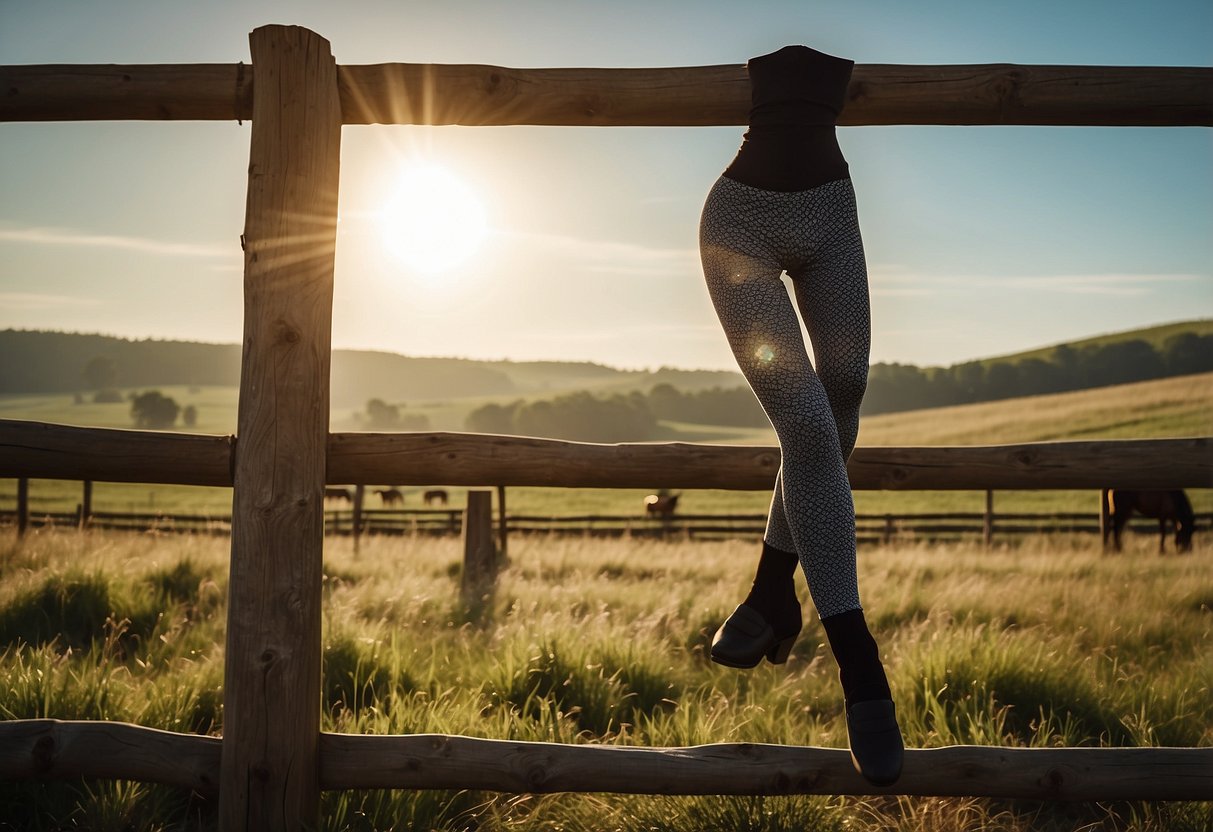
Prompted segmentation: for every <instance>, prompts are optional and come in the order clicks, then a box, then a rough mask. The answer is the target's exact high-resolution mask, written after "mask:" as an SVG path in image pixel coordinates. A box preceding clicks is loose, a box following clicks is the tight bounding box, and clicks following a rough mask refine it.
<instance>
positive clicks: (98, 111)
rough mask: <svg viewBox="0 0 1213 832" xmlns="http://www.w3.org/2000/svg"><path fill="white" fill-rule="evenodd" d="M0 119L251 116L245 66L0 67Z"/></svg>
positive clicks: (249, 83)
mask: <svg viewBox="0 0 1213 832" xmlns="http://www.w3.org/2000/svg"><path fill="white" fill-rule="evenodd" d="M0 90H3V94H0V121H118V120H123V121H131V120H135V121H143V120H146V121H165V120H188V121H235V120H236V119H248V118H251V117H252V114H253V73H252V67H250V66H248V65H246V64H40V65H36V64H30V65H24V66H21V65H18V66H3V67H0Z"/></svg>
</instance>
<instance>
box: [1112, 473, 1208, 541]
mask: <svg viewBox="0 0 1213 832" xmlns="http://www.w3.org/2000/svg"><path fill="white" fill-rule="evenodd" d="M1108 510H1109V512H1110V515H1111V518H1110V519H1111V521H1112V522H1111V523H1109V524H1108V525H1109V528H1107V529H1105V530H1104V541H1103V542H1104V546H1105V547H1106V546H1107V545H1108V535H1109V534H1111V535H1112V542H1113V545H1114V547H1115V549H1116V551H1118V552H1119V551H1120V533H1121V532H1122V531H1123V530H1124V527H1125V524H1127V523H1128V522H1129V516H1130V515H1131V514H1132V513H1133V512H1134V511H1136V512H1137V513H1139V514H1142V515H1144V516H1146V517H1157V518H1158V553H1159V554H1162V553H1164V552H1165V551H1166V550H1167V528H1168V526H1174V528H1175V549H1176V551H1178V552H1187V551H1190V550H1191V549H1192V534H1193V533H1194V532H1195V531H1196V515H1195V513H1193V511H1192V504H1191V503H1190V502H1188V495H1186V494H1184V493H1183V492H1182V491H1178V490H1176V491H1128V490H1125V489H1122V488H1114V489H1112V490H1111V491H1109V492H1108Z"/></svg>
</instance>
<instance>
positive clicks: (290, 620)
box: [0, 26, 1213, 830]
mask: <svg viewBox="0 0 1213 832" xmlns="http://www.w3.org/2000/svg"><path fill="white" fill-rule="evenodd" d="M250 46H251V54H252V66H251V67H250V66H247V65H245V64H243V63H241V64H237V65H194V66H153V67H137V66H91V67H81V66H24V67H23V66H17V67H12V66H10V67H4V68H2V69H0V80H2V81H3V89H4V95H3V96H0V120H3V121H18V120H19V121H47V120H61V119H66V120H89V119H225V120H226V119H237V118H239V119H251V120H252V133H251V140H250V163H249V178H248V200H247V214H246V218H245V233H244V235H243V245H244V279H245V308H244V320H245V338H244V353H243V363H242V371H241V385H240V404H239V415H238V419H237V433H238V435H239V436H240V441H239V442H234V441H233V440H232V439H231V437H180V436H178V437H163V436H159V435H156V436H152V437H145V436H142V435H136V434H135V432H124V434H125V435H123V434H110V435H108V438H107V439H105V444H97V445H95V446H91V447H89V446H86V445H80V444H77V445H76V446H75V449H74V450H66V449H65V447H64V446H63V445H62V444H56V443H55V442H49V443H46V444H43V443H42V442H41V441H40V438H48V437H51V436H52V435H58V436H59V438H61V439H64V440H65V441H68V442H69V444H70V441H72V440H73V438H74V440H75V441H79V440H81V439H84V438H85V437H86V436H88V434H80V433H76V434H73V433H72V431H71V430H70V429H66V428H62V427H57V426H48V425H42V426H38V427H35V428H33V429H32V431H31V430H28V429H26V428H25V427H24V426H13V425H12V424H7V425H5V426H4V427H3V429H2V430H3V435H4V439H3V441H0V447H3V448H4V456H3V470H0V475H3V476H36V477H63V476H66V477H68V478H73V479H100V480H105V479H110V478H116V479H118V480H121V481H130V480H131V479H132V478H139V477H146V478H147V479H148V481H153V482H180V483H187V484H188V483H200V484H231V485H233V486H234V501H233V512H234V517H233V529H232V557H231V573H230V580H229V593H230V597H229V601H228V623H227V648H226V654H225V655H226V667H225V678H224V688H225V700H224V735H223V739H222V741H220V740H217V739H214V738H210V737H200V736H188V735H180V734H169V733H166V732H161V731H154V730H152V729H149V728H141V727H137V726H127V725H119V724H113V723H56V722H53V721H46V720H35V721H27V722H21V721H17V722H11V723H5V724H2V725H0V776H3V777H31V776H32V777H43V778H54V777H75V776H80V775H85V776H95V777H130V778H135V779H140V780H148V781H155V782H175V783H179V784H181V785H186V786H190V787H193V788H199V789H200V790H205V791H214V789H215V787H216V786H217V787H218V792H219V819H220V826H221V828H223V829H225V830H244V829H257V830H279V829H283V830H285V829H291V830H294V829H299V828H309V827H313V826H315V825H316V820H317V817H318V811H319V792H320V789H322V788H364V787H397V788H405V787H408V788H447V787H450V788H485V789H494V790H505V791H553V790H562V791H595V790H601V789H608V790H611V791H620V792H639V793H649V792H653V791H658V792H661V793H701V792H704V791H706V792H710V793H725V792H727V793H745V794H775V793H808V792H818V793H834V794H837V793H869V792H878V791H885V792H894V793H902V794H947V795H951V794H968V795H996V796H1002V797H1012V796H1014V797H1040V798H1063V799H1064V798H1070V799H1083V800H1086V799H1098V798H1105V799H1125V798H1134V797H1136V798H1147V799H1208V798H1210V797H1213V749H1098V748H1088V749H1030V750H1028V749H1001V748H960V749H956V748H953V749H932V750H911V751H910V752H909V753H908V754H907V759H906V767H905V773H904V774H903V776H902V778H901V780H900V781H898V783H897V784H896V786H894V787H892V788H891V789H883V790H882V789H875V788H873V787H871V786H869V785H867V784H866V783H863V782H862V781H861V780H860V779H859V777H858V775H857V774H855V773H854V771H853V770H852V769H851V768H850V762H849V759H848V758H847V753H846V752H845V751H841V750H826V749H804V748H782V747H770V746H752V745H740V746H738V745H726V746H704V747H701V748H697V749H638V748H630V749H621V748H605V747H593V746H560V745H551V744H542V743H518V742H506V741H493V740H477V739H471V738H466V737H445V736H443V737H430V736H411V737H410V736H406V737H354V736H343V735H323V736H322V735H321V732H320V731H319V714H320V655H321V652H320V587H321V575H322V572H321V548H322V535H323V511H324V507H323V496H322V495H323V487H324V484H325V482H338V483H340V482H359V481H360V482H397V483H405V482H409V481H413V482H447V483H451V484H459V483H461V482H462V483H470V482H472V481H476V483H475V484H502V483H505V484H510V483H516V484H543V485H587V484H593V485H601V486H604V487H611V486H613V485H625V484H635V483H637V482H640V483H642V484H641V486H640V487H653V486H658V485H666V486H667V487H674V488H684V487H685V488H705V487H736V488H753V487H758V486H757V482H758V481H759V480H760V479H763V480H764V482H765V483H766V484H769V483H770V482H771V480H772V478H773V474H774V470H775V468H774V466H775V465H777V464H778V463H777V457H776V456H774V455H772V454H771V453H770V451H769V449H757V450H755V449H744V448H742V449H718V448H710V447H705V446H694V445H670V446H657V447H653V448H649V447H647V446H585V447H584V448H579V449H577V450H576V451H574V449H573V448H572V447H571V446H570V445H569V444H568V443H565V444H550V443H549V444H540V445H533V444H531V445H528V444H527V442H526V440H515V439H506V438H501V437H497V438H492V439H485V438H475V437H471V438H469V437H461V436H458V435H441V434H426V435H421V436H420V437H415V436H407V435H405V436H402V437H399V438H397V437H390V436H388V437H384V436H379V437H376V436H362V435H345V436H342V435H335V436H333V435H330V434H329V433H328V413H329V399H328V390H329V387H328V383H329V358H330V349H331V344H330V329H331V319H332V292H333V263H334V251H335V236H336V218H337V215H336V212H337V189H338V184H339V183H338V178H339V177H338V160H339V150H340V138H341V127H342V124H367V123H393V124H399V123H414V124H416V123H426V124H468V125H478V124H565V125H577V124H581V125H696V124H742V123H744V121H745V118H746V114H747V111H748V106H749V95H748V82H747V79H746V75H745V70H744V68H743V67H742V66H738V65H731V66H717V67H692V68H670V69H535V70H519V69H507V68H502V67H485V66H475V67H468V66H459V67H451V66H436V65H418V64H382V65H377V66H367V67H352V66H347V67H338V66H337V64H336V62H335V61H334V59H333V57H332V53H331V49H330V47H329V44H328V42H327V41H326V40H324V39H323V38H321V37H320V36H319V35H317V34H315V33H313V32H310V31H308V30H306V29H302V28H299V27H289V26H266V27H262V28H259V29H256V30H255V31H254V32H252V34H251V36H250ZM1211 81H1213V70H1211V69H1208V68H1187V67H1075V66H1069V67H1039V66H1036V67H1029V66H1013V65H1007V64H991V65H978V66H951V67H940V66H915V67H908V66H904V67H903V66H888V65H866V66H865V65H861V66H858V67H856V70H855V74H854V77H853V80H852V83H851V88H850V90H849V93H848V105H847V109H846V115H845V118H844V122H843V123H845V124H907V123H915V124H924V123H926V124H1084V125H1202V126H1210V125H1213V83H1210V82H1211ZM14 437H15V438H14ZM94 438H97V437H94ZM532 441H533V440H532ZM1186 442H1187V444H1186V445H1182V444H1181V445H1176V444H1174V443H1171V444H1168V443H1166V442H1163V443H1161V444H1156V443H1144V444H1139V445H1137V446H1132V445H1123V446H1122V445H1119V444H1118V443H1085V446H1084V447H1085V452H1086V454H1087V457H1086V460H1087V462H1091V463H1094V464H1095V466H1096V468H1095V469H1094V470H1095V471H1098V472H1099V473H1100V474H1102V475H1103V476H1100V477H1099V478H1098V479H1097V478H1096V477H1095V474H1094V472H1093V470H1091V469H1084V468H1083V467H1081V466H1079V465H1077V464H1074V462H1073V459H1074V458H1075V457H1076V455H1077V451H1076V449H1074V448H1069V449H1064V450H1059V449H1058V448H1056V447H1054V446H1051V445H1043V446H1018V447H1017V448H1014V449H994V450H992V451H991V450H988V449H987V450H985V451H984V452H983V451H970V450H967V449H966V450H964V451H963V452H962V451H960V450H958V449H904V450H903V451H901V452H899V449H860V451H857V452H856V459H855V460H854V461H853V463H852V473H853V475H855V476H856V477H857V478H858V479H860V480H862V481H867V482H870V483H874V484H873V485H871V486H869V487H880V488H914V487H919V488H922V487H932V488H933V487H940V486H937V485H923V484H922V483H932V482H938V481H939V477H938V471H937V470H936V467H937V466H939V465H940V464H941V463H942V464H943V465H944V466H945V467H947V466H949V464H951V465H953V466H954V465H955V461H956V459H957V458H958V457H960V456H961V455H963V454H973V455H974V456H973V464H972V465H971V466H966V467H965V468H963V469H961V470H956V469H955V468H954V467H953V469H952V474H951V481H954V482H959V481H965V482H969V483H979V484H978V485H976V486H974V487H978V488H982V489H986V488H1045V487H1051V488H1103V487H1109V486H1118V485H1121V486H1125V487H1133V486H1140V487H1155V486H1157V487H1187V486H1194V485H1205V484H1207V481H1208V457H1209V440H1205V439H1201V440H1187V441H1186ZM1079 444H1082V443H1079ZM1133 447H1137V448H1139V449H1140V451H1141V452H1140V453H1137V454H1134V453H1133V452H1132V448H1133ZM1122 450H1127V451H1129V452H1128V453H1125V454H1123V455H1122ZM497 451H500V454H498V453H496V452H497ZM873 456H876V457H878V458H879V459H877V460H874V459H873ZM1193 456H1196V457H1199V458H1200V460H1201V462H1200V463H1198V464H1195V465H1194V464H1193V463H1192V461H1191V458H1192V457H1193ZM123 457H125V458H123ZM949 457H951V460H950V461H949ZM725 459H727V460H729V461H730V462H731V463H732V466H731V470H732V472H734V473H736V472H738V471H739V470H740V471H741V472H743V474H742V476H740V477H733V478H730V477H728V476H726V475H723V474H721V473H720V472H719V471H718V470H717V469H716V468H714V467H713V466H712V465H710V464H707V461H708V460H715V461H717V462H719V461H720V460H725ZM1067 460H1069V462H1067ZM658 462H660V465H658V466H657V467H654V463H658ZM522 465H527V466H528V467H520V466H522ZM531 465H533V466H534V467H529V466H531ZM646 465H647V466H648V467H645V466H646ZM1139 466H1145V472H1144V473H1143V471H1142V469H1141V468H1140V467H1139ZM435 471H449V472H456V473H457V474H458V476H457V477H448V476H435V475H434V472H435ZM1176 471H1180V472H1184V473H1181V474H1177V475H1175V476H1170V475H1169V474H1171V473H1174V472H1176ZM387 473H390V474H391V475H385V474H387ZM655 473H656V474H661V475H662V476H660V477H659V478H657V479H654V478H653V475H654V474H655ZM642 474H643V476H642ZM114 475H117V476H114ZM722 480H723V481H725V484H722ZM1163 480H1165V481H1166V482H1165V483H1163ZM764 487H765V486H764ZM861 487H862V486H861ZM942 487H960V486H958V485H952V486H947V485H944V486H942Z"/></svg>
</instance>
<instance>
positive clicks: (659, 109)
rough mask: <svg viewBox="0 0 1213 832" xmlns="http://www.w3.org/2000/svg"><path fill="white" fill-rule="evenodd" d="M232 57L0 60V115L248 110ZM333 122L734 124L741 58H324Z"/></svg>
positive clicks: (962, 95) (907, 70) (933, 68)
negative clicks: (542, 61) (609, 62)
mask: <svg viewBox="0 0 1213 832" xmlns="http://www.w3.org/2000/svg"><path fill="white" fill-rule="evenodd" d="M253 78H254V73H253V67H250V66H244V65H240V64H163V65H155V64H147V65H79V66H73V65H28V66H3V67H0V84H2V85H3V86H2V87H0V88H2V89H3V90H4V95H0V121H87V120H96V119H107V120H114V119H156V120H159V119H192V120H235V119H248V118H250V117H252V116H253V112H252V89H253V86H254V85H253ZM338 78H339V84H340V90H341V107H342V119H343V121H344V122H345V123H346V124H463V125H505V124H536V125H573V126H707V125H742V124H745V123H746V120H747V117H748V113H749V107H750V88H749V80H748V78H747V76H746V71H745V66H744V65H742V64H727V65H718V66H695V67H660V68H563V69H561V68H557V69H515V68H510V67H500V66H487V65H480V64H413V63H387V64H370V65H346V66H340V67H338ZM847 99H848V103H847V106H846V109H845V110H844V111H843V114H842V118H841V120H840V122H839V123H840V124H843V125H880V124H1037V125H1089V126H1132V125H1150V126H1166V125H1175V126H1180V125H1189V126H1190V125H1199V126H1210V125H1213V69H1211V68H1209V67H1163V66H1047V65H1024V64H1007V63H994V64H943V65H910V64H859V65H857V66H856V67H855V71H854V74H853V75H852V78H851V86H850V89H849V90H848V94H847Z"/></svg>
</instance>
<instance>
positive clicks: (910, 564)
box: [0, 531, 1213, 832]
mask: <svg viewBox="0 0 1213 832" xmlns="http://www.w3.org/2000/svg"><path fill="white" fill-rule="evenodd" d="M3 534H4V536H3V537H2V538H0V643H2V644H3V648H2V649H3V653H2V654H0V668H2V673H3V678H4V679H5V687H6V695H5V697H4V698H3V700H0V709H2V715H3V718H5V719H29V718H37V717H55V718H62V719H105V720H122V721H130V722H136V723H140V724H143V725H147V726H152V727H159V728H164V729H168V730H173V731H191V732H201V733H210V734H217V733H219V732H220V730H221V726H222V719H223V716H222V705H221V703H222V690H221V684H222V671H223V646H222V639H223V631H224V614H225V601H224V599H225V596H226V582H227V581H226V575H227V558H228V542H227V540H225V539H214V538H208V537H194V536H175V535H170V536H150V535H120V534H100V533H89V534H83V535H81V534H76V533H68V532H55V531H42V532H37V533H34V534H31V535H30V536H28V537H27V538H26V540H25V541H24V542H23V543H19V542H18V541H17V540H16V538H15V536H14V535H13V534H12V533H11V531H10V532H4V533H3ZM325 546H326V549H325V570H324V571H325V579H324V610H323V617H324V636H323V641H324V680H323V691H324V693H323V702H324V715H323V719H322V728H323V730H325V731H339V732H350V733H375V734H387V733H427V732H434V733H446V734H463V735H468V736H478V737H493V738H513V739H521V740H541V741H556V742H573V743H610V744H622V745H643V746H683V745H697V744H706V743H713V742H735V741H736V742H740V741H745V742H764V743H765V742H770V743H784V744H796V745H820V746H833V747H841V746H845V743H846V738H845V728H844V725H843V721H842V717H841V705H842V703H841V697H840V693H839V689H838V686H837V683H836V680H835V677H834V673H835V669H834V665H833V660H832V657H831V656H830V655H829V653H828V652H827V651H826V649H825V648H824V646H823V642H824V634H823V632H822V631H821V629H820V626H819V625H816V623H815V621H814V617H813V616H811V615H806V618H807V620H806V630H805V632H804V633H803V634H802V637H801V639H800V640H799V642H798V643H797V645H796V648H795V650H794V652H793V655H792V659H791V661H790V662H789V663H788V664H787V665H784V666H783V667H780V668H775V667H772V666H771V665H769V664H764V665H763V666H760V667H759V668H757V669H756V670H753V671H737V670H730V669H727V668H723V667H719V666H717V665H714V664H712V663H710V662H709V661H707V659H706V647H707V645H708V642H709V639H710V637H711V634H712V632H713V630H714V628H715V627H716V625H717V624H718V623H719V622H720V621H721V620H722V619H723V618H724V616H726V615H727V614H728V612H729V611H731V609H732V607H733V606H734V605H735V604H736V603H737V602H738V600H740V598H741V597H742V596H743V595H744V592H745V591H746V589H747V588H748V585H749V581H750V579H751V577H752V568H753V563H754V558H755V556H756V546H754V545H748V544H741V543H736V542H732V543H727V542H722V543H686V542H682V543H662V542H652V541H629V540H626V539H625V540H596V541H591V540H580V539H567V538H543V537H536V538H528V539H524V540H520V541H518V542H516V543H515V544H513V545H512V546H511V563H510V565H509V566H508V568H507V569H506V570H505V571H504V572H503V573H502V576H501V580H500V583H499V585H498V588H497V591H496V593H495V595H494V596H493V597H492V598H491V599H489V600H488V601H487V603H486V604H484V605H483V606H482V607H479V608H475V609H472V608H467V607H465V606H463V605H462V604H461V603H460V601H459V592H458V587H459V570H460V562H461V556H462V553H461V551H460V548H459V544H458V543H457V541H455V540H453V539H450V540H441V539H440V540H431V539H416V538H407V537H406V538H390V539H389V538H373V539H370V540H367V541H364V542H363V545H362V547H361V549H360V551H359V552H358V553H355V552H354V551H353V550H352V548H351V546H350V544H349V542H348V541H347V540H340V539H329V540H328V541H326V544H325ZM1149 551H1150V550H1149V549H1148V547H1147V548H1145V549H1137V550H1134V551H1132V552H1129V553H1126V554H1124V555H1120V556H1104V555H1102V554H1101V553H1100V552H1099V551H1098V549H1097V547H1096V545H1095V541H1093V540H1091V541H1077V540H1073V539H1070V540H1050V539H1046V538H1035V539H1032V540H1031V541H1028V542H1023V543H1021V544H1020V545H1018V546H1016V547H1013V548H1008V547H995V548H994V549H993V550H991V551H983V550H981V549H980V548H976V547H966V546H955V547H942V546H935V547H926V546H892V547H868V548H865V549H863V550H862V552H861V556H860V573H861V587H862V589H863V594H864V602H865V606H866V607H867V609H868V612H869V617H870V619H871V621H872V625H873V629H874V631H875V632H876V634H877V638H878V641H879V643H880V644H881V646H882V649H883V652H884V654H885V656H886V664H887V667H888V668H889V673H890V681H891V684H892V686H893V689H894V695H895V697H896V699H897V700H898V702H899V708H900V710H901V714H902V718H903V725H904V729H905V731H906V736H907V741H908V742H909V743H910V744H911V745H913V746H917V747H933V746H943V745H951V744H987V745H1004V746H1022V747H1053V746H1100V745H1106V746H1134V745H1141V746H1145V745H1155V746H1166V745H1183V746H1206V747H1207V746H1209V745H1213V666H1210V664H1209V662H1208V656H1209V655H1210V652H1211V651H1213V570H1210V568H1209V564H1210V559H1211V558H1213V542H1211V541H1210V540H1208V539H1205V540H1202V539H1200V538H1198V539H1197V543H1196V547H1195V550H1194V552H1193V553H1192V554H1191V555H1189V556H1184V557H1174V556H1170V557H1166V558H1160V557H1157V556H1155V555H1152V554H1151V555H1147V554H1146V552H1149ZM797 580H798V588H799V590H800V593H799V594H800V596H801V599H802V601H804V602H805V603H807V590H806V588H805V586H804V583H803V577H799V578H798V579H797ZM806 613H808V610H806ZM322 816H323V828H324V829H328V830H387V829H393V828H395V829H405V828H407V829H413V828H422V829H435V830H472V829H475V830H507V829H508V830H587V832H589V830H595V832H598V831H599V830H621V831H622V830H629V831H630V830H639V829H645V830H688V832H689V830H696V831H697V832H700V831H701V830H709V831H710V830H720V832H725V830H729V832H732V830H771V831H772V832H774V830H785V829H808V828H812V829H823V830H840V831H841V830H844V829H845V830H907V832H908V831H909V830H924V832H925V830H932V832H946V830H953V829H955V830H960V829H978V828H980V829H994V830H1016V832H1018V830H1023V831H1024V832H1027V830H1063V829H1064V830H1070V829H1076V828H1083V829H1088V828H1089V829H1135V830H1147V831H1150V832H1152V831H1153V830H1158V832H1162V830H1179V831H1180V832H1183V830H1203V829H1208V828H1209V827H1210V825H1211V824H1213V803H1153V804H1147V803H1110V804H1098V805H1096V804H1061V803H1031V802H1020V801H1002V800H988V799H974V798H954V799H934V798H932V799H928V798H908V797H903V798H845V797H767V798H740V797H664V798H663V797H644V796H625V795H610V794H584V795H580V794H561V795H547V796H513V795H499V794H492V793H480V792H470V791H461V792H405V791H362V792H344V793H340V792H333V793H325V795H324V798H323V802H322ZM0 818H2V819H3V820H0V828H13V829H18V828H20V829H24V828H30V829H38V828H41V829H59V828H88V829H94V830H167V829H209V828H213V827H214V823H215V817H214V805H213V804H209V803H206V802H203V801H200V800H197V799H191V798H190V797H189V796H188V795H184V794H181V793H178V792H175V791H173V790H171V789H168V788H164V787H157V786H149V785H143V784H134V783H127V782H97V783H85V782H72V783H12V782H9V783H4V784H2V785H0ZM6 824H7V826H6Z"/></svg>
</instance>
